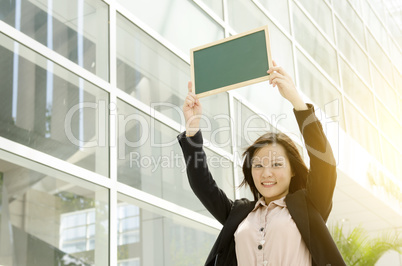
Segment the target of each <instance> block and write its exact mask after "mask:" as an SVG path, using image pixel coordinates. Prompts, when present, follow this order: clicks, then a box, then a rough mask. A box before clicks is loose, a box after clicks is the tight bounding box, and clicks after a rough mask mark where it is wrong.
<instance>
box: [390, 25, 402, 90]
mask: <svg viewBox="0 0 402 266" xmlns="http://www.w3.org/2000/svg"><path fill="white" fill-rule="evenodd" d="M401 38H402V31H401ZM401 46H402V43H401ZM390 47H391V60H392V63H393V64H394V65H395V66H396V67H397V68H398V69H401V70H402V53H401V52H399V49H398V47H397V46H396V43H394V42H390ZM396 84H398V83H396ZM399 84H400V83H399Z"/></svg>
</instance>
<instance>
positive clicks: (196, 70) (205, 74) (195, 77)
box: [190, 26, 272, 97]
mask: <svg viewBox="0 0 402 266" xmlns="http://www.w3.org/2000/svg"><path fill="white" fill-rule="evenodd" d="M190 53H191V56H190V58H191V80H192V83H193V88H192V89H193V91H194V92H195V93H196V94H197V96H198V97H205V96H208V95H212V94H216V93H219V92H223V91H227V90H231V89H235V88H239V87H243V86H247V85H250V84H253V83H257V82H261V81H265V80H268V79H269V76H268V74H267V70H268V69H269V68H270V67H272V60H271V50H270V44H269V34H268V26H263V27H260V28H257V29H254V30H251V31H248V32H244V33H241V34H238V35H234V36H231V37H228V38H225V39H222V40H219V41H216V42H213V43H210V44H207V45H203V46H200V47H197V48H193V49H191V51H190Z"/></svg>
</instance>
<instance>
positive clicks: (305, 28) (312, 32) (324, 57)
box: [292, 2, 339, 84]
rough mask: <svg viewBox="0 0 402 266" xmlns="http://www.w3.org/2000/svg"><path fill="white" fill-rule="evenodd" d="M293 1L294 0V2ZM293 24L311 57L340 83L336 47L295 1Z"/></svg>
mask: <svg viewBox="0 0 402 266" xmlns="http://www.w3.org/2000/svg"><path fill="white" fill-rule="evenodd" d="M292 3H293V2H292ZM292 9H293V24H294V32H295V36H296V40H297V42H298V43H300V44H301V46H302V47H303V48H304V49H305V50H306V51H307V52H308V53H309V54H310V56H311V57H313V58H314V60H315V61H316V62H317V63H318V64H319V65H320V66H321V67H322V68H323V69H324V70H325V71H326V72H327V73H328V75H329V76H330V77H331V78H332V79H333V81H334V82H335V83H337V84H338V83H339V75H338V69H337V62H336V53H335V49H334V48H332V46H331V45H330V44H329V42H328V41H327V40H326V39H325V38H324V36H322V34H321V33H320V32H319V31H318V30H317V28H315V27H314V25H313V24H312V23H311V22H310V21H309V19H308V18H307V17H306V16H305V15H304V14H303V12H302V11H301V10H300V9H299V8H298V7H297V5H296V4H294V3H293V8H292Z"/></svg>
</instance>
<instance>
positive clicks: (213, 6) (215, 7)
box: [201, 0, 223, 19]
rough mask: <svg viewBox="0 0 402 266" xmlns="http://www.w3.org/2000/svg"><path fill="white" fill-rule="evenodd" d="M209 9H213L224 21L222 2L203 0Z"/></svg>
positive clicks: (218, 0) (219, 0)
mask: <svg viewBox="0 0 402 266" xmlns="http://www.w3.org/2000/svg"><path fill="white" fill-rule="evenodd" d="M201 1H202V2H204V3H205V4H206V5H207V6H208V7H209V8H211V9H212V10H213V11H214V12H215V13H216V14H217V15H218V16H219V17H220V18H221V19H223V5H222V0H201Z"/></svg>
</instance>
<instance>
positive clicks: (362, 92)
mask: <svg viewBox="0 0 402 266" xmlns="http://www.w3.org/2000/svg"><path fill="white" fill-rule="evenodd" d="M340 63H341V73H342V82H343V90H344V91H345V93H346V94H348V95H349V97H350V98H351V99H352V100H353V101H354V102H355V103H356V104H357V105H358V106H359V107H360V109H362V111H363V112H364V113H365V114H366V115H367V116H368V117H369V118H370V119H371V121H372V122H374V123H376V121H377V119H376V116H375V111H374V108H373V106H374V98H373V94H372V93H371V91H370V90H369V88H367V86H366V85H364V83H363V82H362V81H361V79H360V78H359V77H358V76H357V75H356V74H355V73H354V71H353V70H352V69H351V68H350V67H349V65H348V64H347V63H346V62H345V61H344V60H343V59H340Z"/></svg>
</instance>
